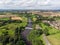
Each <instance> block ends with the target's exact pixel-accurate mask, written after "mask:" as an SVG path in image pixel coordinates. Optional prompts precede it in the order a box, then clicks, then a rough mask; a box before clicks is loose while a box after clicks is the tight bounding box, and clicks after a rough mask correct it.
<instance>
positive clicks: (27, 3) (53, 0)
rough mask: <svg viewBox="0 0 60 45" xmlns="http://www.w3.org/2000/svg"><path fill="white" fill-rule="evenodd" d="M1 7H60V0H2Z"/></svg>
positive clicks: (0, 1)
mask: <svg viewBox="0 0 60 45" xmlns="http://www.w3.org/2000/svg"><path fill="white" fill-rule="evenodd" d="M0 9H60V0H0Z"/></svg>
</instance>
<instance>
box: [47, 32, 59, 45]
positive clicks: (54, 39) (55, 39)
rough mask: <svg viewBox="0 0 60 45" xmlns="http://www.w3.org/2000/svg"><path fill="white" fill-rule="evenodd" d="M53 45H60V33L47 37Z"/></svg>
mask: <svg viewBox="0 0 60 45" xmlns="http://www.w3.org/2000/svg"><path fill="white" fill-rule="evenodd" d="M47 38H48V40H49V41H50V42H51V44H52V45H60V33H57V34H54V35H49V36H47Z"/></svg>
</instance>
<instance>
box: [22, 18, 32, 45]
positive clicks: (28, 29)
mask: <svg viewBox="0 0 60 45" xmlns="http://www.w3.org/2000/svg"><path fill="white" fill-rule="evenodd" d="M31 30H32V21H31V19H30V18H29V19H28V25H27V26H26V27H25V30H24V31H23V32H22V33H21V35H22V37H23V40H24V41H25V43H26V45H32V44H31V42H30V41H28V40H27V36H28V34H29V33H30V31H31Z"/></svg>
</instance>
